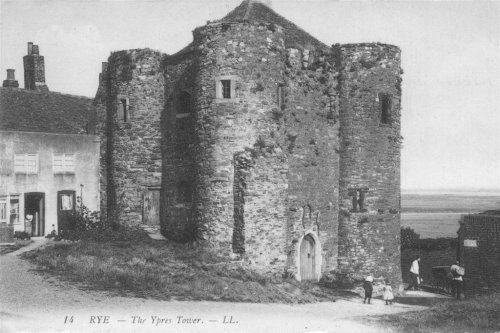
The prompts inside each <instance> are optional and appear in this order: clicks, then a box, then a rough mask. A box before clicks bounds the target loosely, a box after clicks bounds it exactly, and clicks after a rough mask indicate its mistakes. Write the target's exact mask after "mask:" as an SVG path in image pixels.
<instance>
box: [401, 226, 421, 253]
mask: <svg viewBox="0 0 500 333" xmlns="http://www.w3.org/2000/svg"><path fill="white" fill-rule="evenodd" d="M419 240H420V235H419V234H417V233H416V232H415V230H413V229H412V228H410V227H406V228H405V227H401V250H405V249H414V248H418V242H419Z"/></svg>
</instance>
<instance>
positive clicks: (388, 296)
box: [363, 275, 394, 305]
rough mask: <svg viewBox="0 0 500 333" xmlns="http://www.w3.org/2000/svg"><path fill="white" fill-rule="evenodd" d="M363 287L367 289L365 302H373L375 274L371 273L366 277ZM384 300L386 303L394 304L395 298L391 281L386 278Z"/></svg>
mask: <svg viewBox="0 0 500 333" xmlns="http://www.w3.org/2000/svg"><path fill="white" fill-rule="evenodd" d="M363 289H364V290H365V300H364V301H363V303H364V304H366V303H367V302H368V304H371V300H372V294H373V276H371V275H369V276H367V277H366V279H365V282H364V283H363ZM383 298H384V301H385V305H392V301H393V300H394V294H393V292H392V287H391V282H390V281H389V280H384V296H383Z"/></svg>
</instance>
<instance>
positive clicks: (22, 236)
mask: <svg viewBox="0 0 500 333" xmlns="http://www.w3.org/2000/svg"><path fill="white" fill-rule="evenodd" d="M14 238H16V239H31V236H30V234H28V233H27V232H26V231H16V232H14Z"/></svg>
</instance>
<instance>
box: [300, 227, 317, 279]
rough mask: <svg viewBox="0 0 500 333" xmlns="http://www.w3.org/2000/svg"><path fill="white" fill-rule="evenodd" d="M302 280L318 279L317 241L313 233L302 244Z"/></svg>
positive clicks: (306, 236)
mask: <svg viewBox="0 0 500 333" xmlns="http://www.w3.org/2000/svg"><path fill="white" fill-rule="evenodd" d="M300 280H301V281H306V280H316V242H315V241H314V238H312V236H311V235H305V236H304V238H303V239H302V243H301V244H300Z"/></svg>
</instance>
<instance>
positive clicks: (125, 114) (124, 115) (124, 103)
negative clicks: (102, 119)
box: [118, 98, 129, 123]
mask: <svg viewBox="0 0 500 333" xmlns="http://www.w3.org/2000/svg"><path fill="white" fill-rule="evenodd" d="M118 107H119V110H120V112H119V118H120V120H121V121H123V122H124V123H126V122H128V120H129V105H128V100H127V99H126V98H121V99H120V103H119V106H118Z"/></svg>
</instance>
